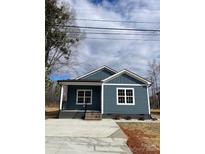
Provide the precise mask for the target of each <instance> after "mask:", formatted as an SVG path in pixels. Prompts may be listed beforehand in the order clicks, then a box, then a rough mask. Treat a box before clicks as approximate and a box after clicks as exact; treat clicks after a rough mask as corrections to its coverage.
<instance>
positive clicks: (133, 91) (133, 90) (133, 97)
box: [116, 87, 135, 105]
mask: <svg viewBox="0 0 205 154" xmlns="http://www.w3.org/2000/svg"><path fill="white" fill-rule="evenodd" d="M119 89H123V90H125V96H124V97H125V103H119V102H118V90H119ZM127 89H129V90H130V89H131V90H132V93H133V96H132V99H133V103H132V104H131V103H127V96H126V90H127ZM116 100H117V105H135V89H134V88H125V87H117V88H116Z"/></svg>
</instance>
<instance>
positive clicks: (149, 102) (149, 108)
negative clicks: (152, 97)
mask: <svg viewBox="0 0 205 154" xmlns="http://www.w3.org/2000/svg"><path fill="white" fill-rule="evenodd" d="M147 103H148V112H149V114H150V113H151V112H150V101H149V88H148V86H147Z"/></svg>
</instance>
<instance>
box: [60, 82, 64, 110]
mask: <svg viewBox="0 0 205 154" xmlns="http://www.w3.org/2000/svg"><path fill="white" fill-rule="evenodd" d="M63 90H64V89H63V85H62V86H61V97H60V110H62V104H63Z"/></svg>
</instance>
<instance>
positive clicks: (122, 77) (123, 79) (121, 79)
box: [108, 74, 144, 84]
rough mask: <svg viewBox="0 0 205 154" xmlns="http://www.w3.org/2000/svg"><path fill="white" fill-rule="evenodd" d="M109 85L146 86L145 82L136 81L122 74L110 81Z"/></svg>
mask: <svg viewBox="0 0 205 154" xmlns="http://www.w3.org/2000/svg"><path fill="white" fill-rule="evenodd" d="M108 83H128V84H144V83H143V82H141V81H139V80H136V79H134V78H132V77H130V76H128V75H126V74H122V75H120V76H118V77H116V78H114V79H112V80H110V81H108Z"/></svg>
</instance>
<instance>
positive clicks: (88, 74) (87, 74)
mask: <svg viewBox="0 0 205 154" xmlns="http://www.w3.org/2000/svg"><path fill="white" fill-rule="evenodd" d="M105 68H106V69H108V70H110V71H111V72H113V73H117V71H115V70H113V69H111V68H109V67H107V66H102V67H100V68H98V69H95V70H93V71H91V72H88V73H86V74H84V75H81V76H79V77H77V78H75V79H76V80H78V79H80V78H83V77H85V76H90V75H92V74H93V73H95V72H97V71H99V70H101V69H105Z"/></svg>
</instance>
